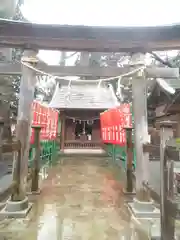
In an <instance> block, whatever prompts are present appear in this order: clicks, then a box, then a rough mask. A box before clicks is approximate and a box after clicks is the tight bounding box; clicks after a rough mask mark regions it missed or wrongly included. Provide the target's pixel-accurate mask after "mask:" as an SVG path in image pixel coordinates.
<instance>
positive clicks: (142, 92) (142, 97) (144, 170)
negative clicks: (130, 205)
mask: <svg viewBox="0 0 180 240" xmlns="http://www.w3.org/2000/svg"><path fill="white" fill-rule="evenodd" d="M144 61H145V55H144V54H134V55H133V56H132V63H131V65H132V66H133V67H134V68H136V69H137V68H138V67H143V66H144ZM132 94H133V112H134V132H135V151H136V198H137V200H138V201H140V202H148V201H149V200H150V198H149V194H148V191H147V190H146V189H145V187H144V186H143V183H144V182H146V183H147V182H148V180H149V153H147V152H146V153H145V152H143V144H144V143H147V142H148V141H149V135H148V123H147V89H146V78H145V75H144V70H140V71H138V72H137V73H136V75H135V76H134V77H133V79H132Z"/></svg>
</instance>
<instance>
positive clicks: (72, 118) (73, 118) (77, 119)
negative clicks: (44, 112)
mask: <svg viewBox="0 0 180 240" xmlns="http://www.w3.org/2000/svg"><path fill="white" fill-rule="evenodd" d="M66 118H67V119H71V120H73V121H81V122H87V121H95V120H99V119H100V117H93V118H90V119H81V118H79V117H70V116H66Z"/></svg>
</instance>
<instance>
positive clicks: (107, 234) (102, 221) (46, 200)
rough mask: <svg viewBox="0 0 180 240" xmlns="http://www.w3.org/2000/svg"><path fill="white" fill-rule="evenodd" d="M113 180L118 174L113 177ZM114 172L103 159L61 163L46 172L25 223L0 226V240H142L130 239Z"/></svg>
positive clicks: (8, 222)
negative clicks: (45, 177)
mask: <svg viewBox="0 0 180 240" xmlns="http://www.w3.org/2000/svg"><path fill="white" fill-rule="evenodd" d="M118 174H119V176H120V173H119V172H118ZM116 176H117V170H114V169H113V168H112V167H109V166H107V164H105V161H104V159H103V158H92V157H91V158H90V157H86V158H84V159H81V158H80V159H79V158H77V159H75V158H74V159H73V158H67V157H66V158H65V159H64V160H63V161H61V163H59V164H58V165H57V166H55V167H53V168H51V169H50V170H49V172H48V177H47V179H46V180H44V181H43V182H42V186H41V188H42V191H41V194H40V195H39V196H31V197H30V200H31V201H32V202H33V203H34V204H33V208H32V210H31V212H30V213H29V214H28V216H27V217H26V218H25V219H4V220H2V221H0V240H1V239H4V240H5V239H8V240H24V239H26V240H36V239H37V240H49V239H51V240H105V239H107V240H146V239H147V238H146V237H144V236H143V237H142V238H140V237H139V238H138V237H135V236H134V237H133V236H131V237H130V235H131V231H132V230H131V224H130V220H129V215H128V211H127V208H126V204H125V199H124V196H123V193H122V188H123V186H122V184H121V182H120V181H116V180H115V179H116Z"/></svg>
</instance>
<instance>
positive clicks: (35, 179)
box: [31, 126, 41, 193]
mask: <svg viewBox="0 0 180 240" xmlns="http://www.w3.org/2000/svg"><path fill="white" fill-rule="evenodd" d="M32 128H33V129H34V145H35V157H34V160H33V169H32V185H31V192H32V193H39V171H40V155H41V146H40V131H41V126H32Z"/></svg>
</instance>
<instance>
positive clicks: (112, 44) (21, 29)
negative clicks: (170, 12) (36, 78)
mask: <svg viewBox="0 0 180 240" xmlns="http://www.w3.org/2000/svg"><path fill="white" fill-rule="evenodd" d="M0 47H19V48H33V49H34V48H35V49H51V50H53V49H54V50H65V51H89V52H147V51H152V50H160V51H162V50H168V49H169V50H172V49H178V48H180V25H167V26H158V27H92V26H72V25H46V24H33V23H25V22H16V21H11V20H0Z"/></svg>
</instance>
